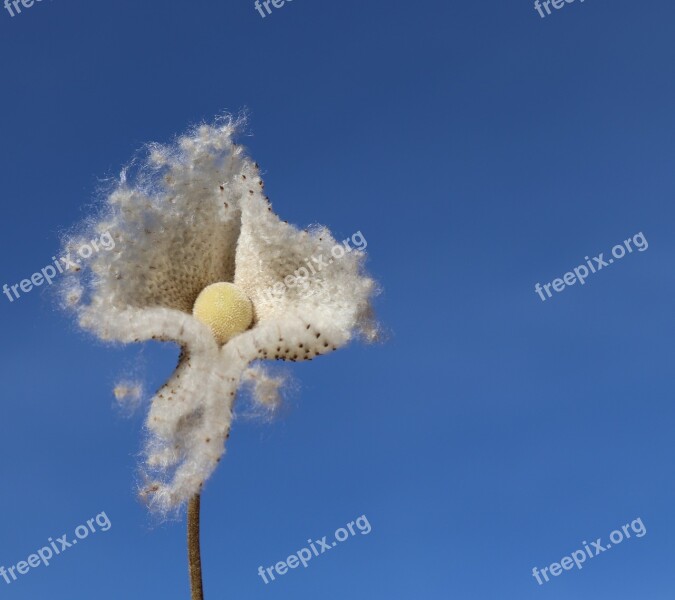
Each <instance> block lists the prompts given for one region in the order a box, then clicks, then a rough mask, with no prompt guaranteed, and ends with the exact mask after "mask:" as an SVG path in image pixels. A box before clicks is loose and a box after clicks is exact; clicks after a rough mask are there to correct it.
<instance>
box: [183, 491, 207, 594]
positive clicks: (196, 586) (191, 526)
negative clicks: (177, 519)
mask: <svg viewBox="0 0 675 600" xmlns="http://www.w3.org/2000/svg"><path fill="white" fill-rule="evenodd" d="M200 504H201V496H200V495H199V494H195V495H194V496H192V498H190V501H189V503H188V514H187V545H188V564H189V567H190V589H191V590H192V600H204V590H203V588H202V556H201V550H200V547H199V509H200Z"/></svg>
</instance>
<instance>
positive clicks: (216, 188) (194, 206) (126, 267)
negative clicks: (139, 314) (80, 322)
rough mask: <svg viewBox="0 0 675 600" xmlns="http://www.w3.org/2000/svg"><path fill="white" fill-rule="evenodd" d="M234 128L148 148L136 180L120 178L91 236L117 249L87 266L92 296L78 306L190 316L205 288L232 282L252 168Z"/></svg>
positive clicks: (201, 131)
mask: <svg viewBox="0 0 675 600" xmlns="http://www.w3.org/2000/svg"><path fill="white" fill-rule="evenodd" d="M235 129H236V123H233V122H231V121H228V122H226V123H225V124H224V125H222V126H219V127H209V126H202V127H200V128H198V129H197V130H195V131H194V132H193V133H191V134H190V135H187V136H184V137H182V138H179V139H178V141H177V143H176V144H175V145H173V146H168V147H164V146H159V145H154V146H151V148H150V152H149V156H148V158H147V159H145V160H144V161H143V162H142V164H141V165H140V167H139V169H138V174H137V176H136V177H135V178H134V182H133V183H130V182H129V181H127V177H126V174H123V176H122V178H121V180H120V183H119V185H118V186H117V189H115V190H114V191H113V192H112V193H111V194H110V196H109V198H108V200H107V204H106V207H105V211H104V215H103V216H102V217H101V219H100V220H99V222H98V223H96V224H95V226H94V227H93V231H90V232H89V236H91V235H93V234H98V235H101V236H102V237H101V239H103V236H107V238H106V239H107V240H109V244H108V245H107V247H109V246H110V245H113V244H114V247H113V248H112V249H110V250H106V249H103V248H101V249H100V250H99V251H98V252H96V253H95V254H94V256H93V257H92V258H91V259H90V261H89V262H88V264H89V265H90V266H91V279H90V280H89V281H87V282H88V283H90V285H89V286H85V288H86V287H89V290H90V293H89V294H83V296H82V298H81V299H79V300H80V305H81V304H82V303H87V304H90V305H94V304H95V305H96V306H97V310H99V311H102V313H103V314H106V313H109V312H116V311H120V310H124V309H126V308H129V307H131V308H154V307H165V308H171V309H174V310H179V311H184V312H190V311H191V310H192V305H193V303H194V300H195V298H196V297H197V295H198V294H199V292H200V291H201V290H202V289H203V288H204V287H206V286H207V285H209V284H210V283H213V282H216V281H232V279H233V277H234V264H235V249H236V241H237V238H238V236H239V229H240V208H239V206H240V200H241V197H242V196H243V195H244V194H245V193H247V192H248V186H247V185H246V184H245V180H243V179H242V178H241V174H242V172H248V171H250V170H251V169H253V166H252V164H251V163H250V161H249V160H248V159H247V158H245V157H244V155H243V152H242V150H241V148H240V147H238V146H236V145H235V144H234V142H233V140H232V136H233V134H234V132H235ZM89 239H90V238H89ZM70 245H71V246H72V243H71V244H70ZM66 246H68V242H66ZM87 271H88V270H86V269H85V270H83V271H79V269H78V272H77V273H75V276H80V277H81V276H82V275H83V274H84V275H85V277H86V276H87V274H88V273H87Z"/></svg>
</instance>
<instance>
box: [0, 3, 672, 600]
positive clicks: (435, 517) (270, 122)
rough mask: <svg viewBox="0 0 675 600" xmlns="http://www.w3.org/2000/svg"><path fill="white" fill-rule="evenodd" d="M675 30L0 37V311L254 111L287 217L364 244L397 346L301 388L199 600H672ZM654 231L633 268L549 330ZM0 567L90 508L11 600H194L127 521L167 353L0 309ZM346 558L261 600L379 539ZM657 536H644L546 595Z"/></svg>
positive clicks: (277, 29) (161, 534)
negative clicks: (585, 273) (117, 184)
mask: <svg viewBox="0 0 675 600" xmlns="http://www.w3.org/2000/svg"><path fill="white" fill-rule="evenodd" d="M674 18H675V8H674V7H673V4H672V3H671V2H666V1H665V0H655V1H654V2H651V3H649V4H648V5H645V4H644V3H638V2H635V1H628V0H614V1H613V2H611V3H609V2H601V1H600V0H586V1H585V2H584V3H580V2H579V1H577V2H574V3H572V4H567V5H565V6H564V7H563V8H562V9H560V10H555V11H554V12H553V14H552V15H550V16H548V17H546V18H544V19H542V18H540V17H539V16H538V14H537V12H536V11H535V10H534V8H533V6H532V3H531V2H530V0H521V1H518V2H508V3H506V2H498V1H497V0H487V1H485V2H472V3H468V2H427V1H424V0H422V1H421V2H416V3H412V2H401V1H398V0H393V1H390V2H368V3H364V2H358V1H356V0H341V1H340V2H332V3H331V2H322V3H317V2H314V3H311V2H306V1H304V0H294V1H293V2H292V3H290V2H289V3H287V4H286V5H285V6H283V7H282V8H279V9H275V10H274V12H273V14H271V15H269V16H268V17H266V18H264V19H263V18H261V17H260V15H259V14H258V13H257V12H256V10H255V8H254V6H253V2H252V1H249V0H245V1H240V2H236V3H235V2H215V1H212V2H206V1H200V2H193V3H186V2H177V1H176V0H162V1H161V2H160V1H159V0H146V1H144V2H142V3H139V2H135V1H134V2H132V1H131V0H118V1H116V2H114V3H113V2H85V1H83V0H80V1H72V2H62V1H60V0H54V1H49V0H43V1H42V2H41V3H36V4H35V5H34V6H33V7H31V8H29V9H24V10H23V11H22V13H21V14H20V15H16V16H15V17H10V16H9V13H8V12H7V11H5V10H2V11H1V13H0V51H1V53H2V56H3V57H4V60H3V61H2V66H3V72H2V80H3V94H2V111H0V132H1V138H0V139H2V144H0V165H1V167H0V169H1V170H2V185H3V190H2V198H3V203H2V204H3V209H4V213H3V218H2V220H1V221H0V279H1V281H0V284H3V283H8V284H15V283H17V282H19V281H20V280H22V279H25V278H26V277H30V275H31V274H32V273H33V272H35V271H38V270H39V269H40V268H42V267H43V266H45V265H46V264H48V263H49V262H50V259H51V257H52V256H53V255H54V254H55V253H57V252H58V250H59V236H60V233H61V232H62V231H63V230H64V229H66V228H68V227H70V226H71V225H72V224H73V223H75V222H77V221H79V220H80V219H81V218H83V217H84V216H86V215H87V214H88V213H89V211H90V208H89V205H90V204H91V202H92V200H94V199H95V198H96V195H97V190H98V188H99V185H100V180H101V179H103V178H105V177H108V176H111V175H115V174H117V172H118V171H119V169H120V168H121V166H122V165H123V164H124V163H125V162H126V161H127V160H128V159H129V158H130V157H131V156H132V155H133V154H134V152H136V151H137V150H138V149H139V148H140V147H141V146H142V144H143V143H145V142H148V141H160V142H166V141H169V140H171V139H172V138H173V136H174V135H175V134H176V133H179V132H180V131H182V130H184V129H185V127H186V126H188V125H190V124H192V123H195V122H199V121H201V120H211V119H212V118H213V117H214V116H215V115H216V114H219V113H222V112H223V111H225V110H229V111H234V112H237V111H239V110H240V109H243V108H247V109H248V111H249V114H250V124H249V132H250V133H251V136H250V137H247V138H245V139H244V140H243V141H244V143H245V144H246V145H247V146H248V148H249V150H250V153H251V155H252V156H253V157H254V158H255V160H257V161H258V162H259V163H260V165H261V167H262V169H263V171H264V173H265V180H266V184H267V190H268V191H269V194H270V196H271V198H272V200H273V202H274V206H275V210H276V211H277V212H278V213H279V214H280V215H282V218H284V219H288V220H289V221H291V222H293V223H296V224H299V225H303V226H304V225H306V224H308V223H314V222H320V223H324V224H326V225H328V226H329V227H330V228H331V229H332V230H333V231H334V232H335V233H336V234H337V235H339V236H347V235H351V234H352V233H353V232H355V231H358V230H360V231H361V232H362V233H363V235H364V236H365V238H366V239H367V241H368V250H367V251H368V254H369V259H368V264H369V268H370V270H371V271H372V273H373V274H374V275H375V276H376V277H377V278H378V279H379V281H380V282H381V283H382V285H383V288H384V292H383V294H382V295H381V296H380V298H379V299H378V302H377V310H378V314H379V317H380V319H381V321H382V323H383V324H384V326H385V327H386V329H387V330H388V331H389V339H388V341H387V342H386V343H384V344H381V345H377V346H374V347H364V346H360V345H353V346H350V347H349V348H347V349H344V350H341V351H340V352H338V353H335V354H334V355H331V356H329V357H326V358H325V359H322V360H318V361H313V362H312V363H309V364H293V365H290V366H289V367H287V368H288V370H289V372H290V373H292V375H293V377H294V379H295V382H296V383H295V385H294V387H293V393H292V394H291V395H290V398H289V400H288V405H287V408H286V410H284V411H283V414H282V415H281V416H280V417H279V418H278V419H277V420H276V421H275V422H273V423H270V424H267V423H261V422H255V421H250V420H246V419H241V420H239V421H238V422H237V423H236V424H235V427H234V430H233V433H232V437H231V438H230V443H229V449H228V454H227V456H226V458H225V460H224V461H223V462H222V463H221V466H220V468H219V470H218V471H217V473H216V475H215V476H214V478H213V479H212V480H211V481H210V483H209V485H208V487H207V489H206V491H205V493H204V497H203V501H202V508H203V556H204V571H205V586H206V592H207V598H210V599H213V598H247V599H258V598H261V599H265V598H271V599H277V598H278V599H287V598H288V599H291V598H292V599H298V598H311V597H314V596H318V595H321V596H322V597H323V598H326V599H338V598H353V599H355V600H356V599H368V600H370V599H372V598H392V599H396V600H398V599H401V600H407V599H412V598H415V599H416V598H439V599H445V598H448V597H458V598H466V599H471V600H473V599H478V600H483V599H493V598H508V599H511V598H513V599H517V600H526V599H530V598H532V599H538V598H541V599H565V600H568V599H569V598H575V599H577V600H585V599H590V598H613V599H615V600H622V599H626V600H629V599H630V600H633V599H634V598H636V597H643V598H649V599H650V600H665V599H669V598H672V596H673V592H674V591H675V590H674V588H675V584H674V583H673V579H672V575H671V573H672V565H673V561H674V560H675V556H674V553H673V544H672V540H673V539H674V538H675V517H674V516H673V510H672V506H673V501H674V500H675V485H674V482H675V477H674V476H673V469H672V465H673V462H674V460H675V441H674V440H673V436H672V431H673V426H674V425H675V409H674V408H673V393H674V392H675V376H674V375H673V369H672V364H673V358H674V356H673V355H674V354H675V349H674V346H673V343H672V340H673V328H674V326H675V316H674V315H673V311H672V309H671V306H672V297H673V294H674V293H675V280H674V278H673V276H672V263H673V258H675V237H674V236H673V235H672V234H673V226H674V221H675V209H674V208H673V202H672V196H673V191H674V189H675V170H673V164H674V163H675V142H674V136H673V128H674V127H675V113H674V112H673V110H672V107H673V100H674V96H675V80H673V78H672V77H671V76H670V72H671V70H672V65H673V63H674V61H675V56H674V54H675V44H673V38H672V22H673V19H674ZM638 232H642V233H643V234H644V237H645V238H646V240H647V241H648V243H649V247H648V249H647V250H645V251H643V252H633V253H631V254H629V255H627V256H626V257H625V258H623V259H621V260H618V261H615V263H614V264H612V265H611V266H609V267H608V268H606V269H603V270H602V271H600V272H598V273H596V274H593V275H590V276H589V278H588V280H587V281H586V284H585V285H584V286H579V285H574V286H572V287H569V288H568V289H565V290H564V291H562V292H560V293H555V295H554V297H553V298H551V299H549V300H547V301H545V302H542V301H541V300H540V299H539V297H538V296H537V294H536V293H535V291H534V285H535V284H536V283H537V282H539V283H541V284H544V283H548V282H552V281H553V280H554V279H555V278H557V277H561V276H563V275H564V274H565V273H566V272H568V271H570V270H572V269H573V268H574V267H576V266H578V265H580V264H583V263H584V262H585V260H584V257H585V256H589V257H592V256H597V255H598V254H599V253H601V252H604V254H605V257H608V256H609V253H610V250H611V248H612V247H613V246H614V245H615V244H618V243H621V242H622V241H623V240H625V239H628V238H629V237H632V236H633V235H635V234H637V233H638ZM0 319H1V323H2V342H3V343H2V345H1V348H2V349H1V350H0V352H1V353H2V361H1V363H0V364H1V366H0V373H1V374H2V381H3V383H4V385H3V394H2V418H0V456H2V483H3V485H2V491H0V515H1V516H0V539H1V540H2V544H1V548H0V565H4V566H5V567H9V566H11V565H16V563H18V562H19V561H21V560H25V559H26V558H27V557H28V556H29V555H30V554H32V553H33V552H35V551H37V550H38V549H39V548H41V547H42V546H44V545H45V544H46V543H47V539H48V538H49V537H53V538H54V539H56V537H59V536H61V535H62V534H64V533H67V532H70V533H71V535H72V532H73V531H74V530H75V527H77V526H78V525H80V524H83V523H85V522H86V521H87V520H88V519H90V518H91V517H94V516H95V515H96V514H98V513H100V512H101V511H105V512H106V514H107V516H108V517H109V518H110V521H111V523H112V527H111V528H110V529H109V530H108V531H107V532H100V531H99V532H97V533H96V534H93V535H91V536H90V537H89V538H87V540H86V541H82V542H81V544H80V545H78V546H77V547H73V548H71V549H69V550H68V551H67V552H66V553H64V554H63V555H62V556H59V557H57V558H56V559H55V560H54V561H53V562H52V564H51V565H50V566H49V567H48V568H45V567H39V568H36V569H34V570H33V569H31V571H29V573H27V574H26V575H24V576H22V577H20V578H19V580H18V581H16V582H14V583H12V584H11V585H7V584H5V583H4V581H3V580H2V579H0V590H1V592H0V593H1V594H2V596H3V597H6V598H13V599H16V600H24V599H30V600H34V599H35V598H47V597H50V598H63V599H66V598H67V599H68V600H80V599H82V600H89V599H90V598H98V599H101V600H107V599H115V600H117V599H118V598H125V597H134V598H135V597H139V598H140V597H144V598H158V599H159V598H161V599H165V598H187V597H188V582H187V576H186V566H185V548H184V525H183V524H182V522H173V523H160V522H158V521H157V520H156V519H153V518H152V517H150V516H148V514H147V512H146V510H145V508H144V507H143V506H142V505H141V504H140V503H139V502H138V501H137V500H136V498H135V495H134V481H135V479H134V477H135V470H136V465H137V462H138V456H137V455H138V453H139V451H140V449H141V433H142V431H141V430H142V422H143V411H141V412H139V413H137V414H135V415H134V416H132V417H130V418H127V417H124V416H123V415H121V414H120V412H119V410H117V409H116V408H115V406H114V401H113V397H112V394H111V389H112V386H113V384H114V382H115V381H116V380H117V378H118V377H119V376H120V375H124V374H127V373H130V374H133V375H139V376H142V377H143V378H144V380H145V382H146V383H147V387H148V389H149V390H152V389H153V388H155V387H157V386H159V385H161V383H162V382H163V381H164V380H165V378H166V377H167V376H168V375H169V374H170V373H171V371H172V370H173V368H174V366H175V360H176V356H177V351H176V349H175V348H172V347H167V346H160V345H152V344H150V345H146V346H143V347H124V348H120V347H117V348H110V347H106V346H104V345H102V344H99V343H96V342H95V341H93V340H92V339H90V338H89V337H87V336H85V335H84V334H82V333H80V332H78V331H77V330H76V328H75V327H74V325H73V324H72V322H71V321H70V320H69V319H68V318H66V317H65V316H64V315H63V314H62V313H61V312H60V311H59V310H58V309H57V308H56V306H55V302H54V299H53V297H52V294H51V293H50V291H49V290H46V289H45V288H41V289H39V290H35V291H32V292H31V293H29V294H27V295H25V296H24V297H22V298H21V299H19V300H17V301H15V302H13V303H10V302H9V301H8V300H6V298H5V297H4V296H0ZM363 514H365V515H367V518H368V520H369V522H370V524H371V525H372V531H371V532H370V534H368V535H366V536H361V535H359V536H356V537H355V538H353V539H350V540H349V541H348V542H345V543H344V544H342V545H340V546H338V547H336V548H335V549H333V550H331V551H330V552H329V553H328V554H325V555H322V556H320V557H317V558H315V560H313V561H312V562H310V563H309V566H308V567H307V568H306V569H303V568H298V569H295V570H293V571H291V572H289V573H287V574H286V575H284V576H283V577H278V579H277V580H276V581H274V582H272V583H270V584H269V585H265V584H264V583H263V582H262V581H261V578H260V577H258V575H257V569H258V566H260V565H263V566H265V567H267V566H270V565H274V564H275V563H276V562H278V561H281V560H284V559H285V558H286V557H287V556H289V555H290V554H291V553H293V552H295V551H297V550H299V549H300V548H302V547H303V546H305V545H306V541H307V539H308V538H312V539H317V538H321V537H322V536H324V535H329V536H332V534H333V532H334V531H335V530H336V529H337V528H338V527H341V526H343V525H345V524H346V523H348V522H350V521H352V520H355V519H356V518H357V517H359V516H361V515H363ZM638 517H639V518H641V519H642V521H643V522H644V525H645V527H646V530H647V533H646V535H644V536H643V537H641V538H639V539H637V538H631V539H630V540H627V541H624V542H623V543H622V544H621V545H619V546H616V547H613V548H612V549H611V550H609V551H607V552H604V553H602V555H600V556H597V557H595V558H593V559H592V560H590V559H589V560H588V562H587V563H586V564H585V565H584V568H583V569H582V570H577V569H576V568H574V569H573V570H571V571H569V572H567V571H565V572H563V574H562V575H560V576H558V577H555V578H552V580H551V581H550V582H549V583H546V584H545V585H542V586H539V585H538V584H537V582H536V580H535V579H534V577H533V576H532V568H533V567H535V566H536V567H538V568H539V569H542V568H543V567H546V566H549V565H550V564H551V563H554V562H558V561H560V559H561V558H562V557H563V556H565V555H570V554H571V553H572V552H573V551H575V550H577V549H580V548H581V545H582V542H583V541H588V542H590V541H594V540H596V539H597V538H603V539H604V541H605V542H606V541H607V537H608V535H609V533H610V532H611V531H612V530H614V529H617V528H618V529H620V528H621V526H622V525H623V524H626V523H630V522H631V521H633V520H634V519H636V518H638Z"/></svg>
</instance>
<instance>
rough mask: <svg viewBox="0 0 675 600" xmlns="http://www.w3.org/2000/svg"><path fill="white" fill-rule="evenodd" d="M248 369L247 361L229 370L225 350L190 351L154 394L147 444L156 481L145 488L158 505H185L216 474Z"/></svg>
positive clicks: (160, 507) (149, 465)
mask: <svg viewBox="0 0 675 600" xmlns="http://www.w3.org/2000/svg"><path fill="white" fill-rule="evenodd" d="M244 368H245V365H244V364H243V363H241V362H239V363H238V364H237V365H232V364H230V365H229V367H225V368H224V365H223V362H222V358H221V353H220V349H216V350H215V351H214V350H213V349H209V350H206V351H201V352H194V351H192V350H191V349H190V350H185V351H184V352H183V354H182V355H181V359H180V362H179V365H178V368H177V369H176V371H175V372H174V374H173V376H172V377H171V379H170V380H169V381H168V382H167V383H166V384H165V385H164V386H163V387H162V389H161V390H160V391H159V392H158V393H157V395H156V396H155V398H153V401H152V407H151V409H150V413H149V415H148V419H147V429H148V431H149V433H150V438H149V440H148V443H147V447H146V455H147V459H146V466H147V468H148V473H147V475H148V478H149V479H150V480H151V481H152V484H151V485H150V486H149V487H148V488H147V489H146V490H145V495H146V498H147V500H148V503H149V504H150V505H151V506H152V507H153V508H156V509H158V510H160V511H162V512H168V511H170V510H173V509H177V508H179V507H180V505H181V504H183V503H184V502H186V501H187V500H188V499H189V498H190V497H192V496H193V495H194V494H196V493H198V492H199V491H200V489H201V487H202V485H203V484H204V482H205V481H206V480H207V479H208V478H209V477H210V475H211V474H212V473H213V470H214V469H215V468H216V466H217V465H218V462H219V461H220V459H221V456H222V455H223V453H224V452H225V441H226V439H227V437H228V435H229V430H230V424H231V422H232V406H233V402H234V398H235V394H236V391H237V387H238V385H239V381H240V377H241V374H242V373H243V371H244ZM152 476H154V477H152Z"/></svg>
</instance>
